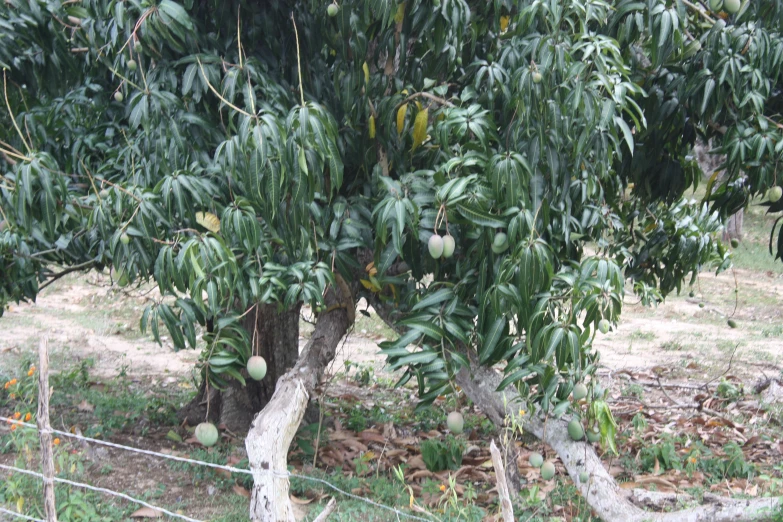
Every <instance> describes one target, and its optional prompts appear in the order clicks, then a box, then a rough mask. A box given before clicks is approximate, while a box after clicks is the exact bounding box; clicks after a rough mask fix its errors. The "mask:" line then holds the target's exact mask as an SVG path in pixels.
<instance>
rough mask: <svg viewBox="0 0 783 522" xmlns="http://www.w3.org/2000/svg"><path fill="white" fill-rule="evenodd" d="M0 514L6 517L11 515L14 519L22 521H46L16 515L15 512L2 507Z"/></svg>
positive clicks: (44, 521) (0, 507) (19, 514)
mask: <svg viewBox="0 0 783 522" xmlns="http://www.w3.org/2000/svg"><path fill="white" fill-rule="evenodd" d="M0 513H5V514H6V515H11V516H13V517H15V518H20V519H22V520H34V521H35V522H46V520H41V519H40V518H33V517H28V516H27V515H23V514H21V513H17V512H16V511H11V510H10V509H6V508H4V507H2V506H0Z"/></svg>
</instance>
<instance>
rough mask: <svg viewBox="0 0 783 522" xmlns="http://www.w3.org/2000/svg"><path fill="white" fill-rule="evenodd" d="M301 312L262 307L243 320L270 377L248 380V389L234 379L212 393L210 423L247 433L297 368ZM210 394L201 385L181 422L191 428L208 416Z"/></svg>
mask: <svg viewBox="0 0 783 522" xmlns="http://www.w3.org/2000/svg"><path fill="white" fill-rule="evenodd" d="M299 311H300V307H299V306H297V307H295V308H292V309H290V310H284V311H282V312H280V311H278V310H277V307H276V306H275V305H258V307H256V308H255V309H252V310H251V311H250V312H249V313H248V314H247V315H246V316H245V317H244V318H243V321H242V326H243V327H244V328H245V330H247V332H248V334H249V335H250V337H251V339H252V345H253V354H254V355H260V356H261V357H263V358H264V360H266V364H267V374H266V377H264V378H263V379H262V380H261V381H255V380H253V379H250V378H247V374H245V377H246V381H247V386H242V385H241V384H240V383H239V382H237V381H234V380H233V379H232V380H231V381H229V385H228V387H227V388H226V389H225V390H223V391H219V390H215V389H210V390H209V398H208V399H209V420H210V421H212V422H214V423H215V424H223V425H224V426H225V427H226V428H227V429H228V430H230V431H232V432H234V433H244V432H246V431H247V430H248V429H249V427H250V423H251V421H252V420H253V417H254V416H255V414H256V413H258V412H259V411H261V410H262V409H263V408H264V406H266V405H267V403H269V401H270V399H271V398H272V395H273V394H274V391H275V383H277V381H278V379H280V377H282V376H283V375H284V374H285V373H286V372H287V371H288V370H290V369H291V368H293V367H294V364H296V360H297V358H298V357H299ZM206 395H207V391H206V387H205V385H204V383H203V382H202V383H201V387H200V388H199V391H198V393H197V394H196V397H195V398H194V399H193V400H192V401H191V402H190V403H189V404H187V405H185V407H184V408H182V410H180V412H179V414H178V417H179V420H180V422H187V423H188V424H190V425H191V426H195V425H196V424H198V423H200V422H203V421H204V420H205V419H206V417H207V396H206Z"/></svg>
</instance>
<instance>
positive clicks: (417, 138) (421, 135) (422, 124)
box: [411, 109, 429, 150]
mask: <svg viewBox="0 0 783 522" xmlns="http://www.w3.org/2000/svg"><path fill="white" fill-rule="evenodd" d="M428 112H429V111H428V109H424V110H423V111H419V113H418V114H417V115H416V120H415V121H414V122H413V148H412V149H411V150H416V148H417V147H418V146H419V145H421V144H422V143H424V139H425V138H426V137H427V118H428Z"/></svg>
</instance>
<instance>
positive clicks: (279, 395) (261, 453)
mask: <svg viewBox="0 0 783 522" xmlns="http://www.w3.org/2000/svg"><path fill="white" fill-rule="evenodd" d="M338 281H339V282H341V283H342V284H340V285H339V287H340V290H339V291H338V293H339V295H337V293H335V291H332V290H330V291H329V292H327V295H326V297H325V301H326V304H327V307H328V311H327V312H324V313H323V314H321V315H320V316H319V317H318V320H317V322H316V325H315V330H314V332H313V335H312V337H311V338H310V341H309V342H308V343H307V345H306V346H305V347H304V349H303V350H302V353H301V355H300V357H299V360H298V361H297V363H296V365H295V366H294V367H293V368H292V369H291V370H290V371H289V372H288V373H286V374H285V375H283V376H282V377H281V378H280V379H279V380H278V382H277V387H276V389H275V392H274V394H273V396H272V399H271V400H270V401H269V404H267V406H266V407H265V408H264V409H263V410H262V411H261V413H259V414H258V415H257V416H256V418H255V420H253V423H252V425H251V427H250V432H249V433H248V434H247V438H246V439H245V447H246V448H247V455H248V459H249V462H250V470H251V471H252V473H253V492H252V496H251V498H250V519H251V520H252V521H253V522H294V514H293V508H292V506H291V501H290V499H289V496H288V489H289V484H288V477H287V471H288V470H287V466H286V457H287V455H288V448H289V446H290V445H291V441H292V440H293V438H294V435H295V434H296V431H297V429H298V428H299V423H300V422H301V421H302V417H303V416H304V413H305V409H306V407H307V402H308V399H309V396H310V394H312V392H313V390H315V387H316V386H317V384H318V382H319V381H320V379H321V377H322V376H323V374H324V370H325V369H326V367H327V365H328V364H329V363H330V362H331V361H332V359H333V358H334V355H335V352H336V350H337V346H338V345H339V343H340V340H341V339H342V338H343V336H345V334H346V332H347V331H348V328H349V327H350V325H351V323H352V322H353V313H352V312H353V306H354V303H353V300H352V298H351V293H350V291H349V290H348V288H347V286H346V285H345V283H344V282H342V279H340V278H339V276H338ZM341 303H345V304H343V305H341Z"/></svg>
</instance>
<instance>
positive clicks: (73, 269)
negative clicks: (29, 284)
mask: <svg viewBox="0 0 783 522" xmlns="http://www.w3.org/2000/svg"><path fill="white" fill-rule="evenodd" d="M94 265H95V261H87V262H85V263H82V264H80V265H75V266H72V267H69V268H66V269H65V270H63V271H62V272H58V273H56V274H54V275H53V276H52V278H51V279H49V280H48V281H47V282H45V283H44V284H42V285H41V286H39V287H38V292H39V293H40V292H41V290H43V289H44V288H46V287H47V286H49V285H50V284H52V283H54V282H55V281H57V280H58V279H60V278H61V277H65V276H67V275H68V274H70V273H71V272H78V271H80V270H87V269H88V268H92V267H93V266H94Z"/></svg>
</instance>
